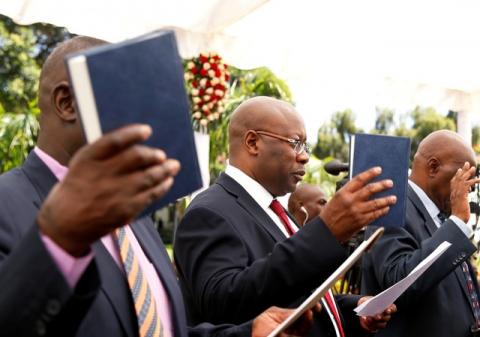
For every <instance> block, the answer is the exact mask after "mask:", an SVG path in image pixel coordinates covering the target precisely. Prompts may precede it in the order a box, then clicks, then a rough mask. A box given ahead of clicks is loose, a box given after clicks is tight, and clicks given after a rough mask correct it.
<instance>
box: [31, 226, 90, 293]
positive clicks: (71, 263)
mask: <svg viewBox="0 0 480 337" xmlns="http://www.w3.org/2000/svg"><path fill="white" fill-rule="evenodd" d="M41 237H42V240H43V243H44V244H45V247H46V248H47V250H48V252H49V253H50V255H51V256H52V258H53V261H55V263H56V265H57V267H58V269H60V272H61V273H62V274H63V276H64V277H65V280H66V281H67V283H68V285H69V286H70V288H72V289H75V286H76V285H77V282H78V280H80V277H81V276H82V275H83V273H84V272H85V270H86V269H87V267H88V265H89V264H90V262H91V261H92V259H93V255H94V254H93V251H90V253H89V254H87V255H85V256H82V257H79V258H77V257H74V256H72V255H70V254H68V253H67V252H66V251H65V250H64V249H63V248H62V247H60V246H59V245H57V244H56V243H55V242H54V241H53V240H52V239H50V238H49V237H48V236H46V235H44V234H41Z"/></svg>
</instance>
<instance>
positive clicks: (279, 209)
mask: <svg viewBox="0 0 480 337" xmlns="http://www.w3.org/2000/svg"><path fill="white" fill-rule="evenodd" d="M270 208H271V209H272V210H273V212H275V214H276V215H277V216H278V217H279V218H280V220H281V221H282V223H283V226H284V227H285V229H286V230H287V233H288V236H292V235H293V234H295V231H294V230H293V228H292V225H291V224H290V221H289V220H288V216H287V212H285V209H284V208H283V206H282V205H281V204H280V202H279V201H278V200H277V199H273V200H272V203H271V204H270ZM324 299H325V301H326V302H327V304H328V308H329V309H330V312H331V313H332V316H333V318H334V320H333V321H332V323H333V324H335V326H336V327H337V328H338V331H339V332H340V336H341V337H345V333H344V332H343V327H342V321H341V320H340V315H339V314H338V311H337V308H336V307H335V304H334V300H333V297H332V295H331V294H330V292H327V293H326V294H325V296H324Z"/></svg>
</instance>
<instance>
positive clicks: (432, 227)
mask: <svg viewBox="0 0 480 337" xmlns="http://www.w3.org/2000/svg"><path fill="white" fill-rule="evenodd" d="M408 198H409V199H410V201H411V202H412V204H413V206H415V208H416V209H417V211H418V212H419V214H420V215H421V217H422V218H423V220H424V221H425V223H424V226H425V229H426V230H427V232H428V233H429V235H430V236H432V235H433V233H435V231H436V230H437V229H438V228H437V225H436V224H435V221H433V219H432V217H431V216H430V214H429V213H428V211H427V209H426V208H425V206H424V205H423V202H422V201H421V200H420V198H419V197H418V195H417V193H415V191H414V190H413V189H412V187H411V186H410V185H408ZM454 272H455V276H456V277H457V279H458V282H459V283H460V286H461V288H462V291H463V294H464V295H465V296H466V298H467V301H468V303H470V307H471V304H472V303H471V301H470V296H469V294H468V289H467V282H466V280H465V275H463V271H462V267H461V266H458V267H457V268H455V270H454ZM472 310H473V308H472Z"/></svg>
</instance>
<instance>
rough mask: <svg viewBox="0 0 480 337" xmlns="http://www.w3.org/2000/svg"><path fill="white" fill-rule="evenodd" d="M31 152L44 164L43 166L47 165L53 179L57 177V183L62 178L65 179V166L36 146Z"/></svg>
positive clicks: (66, 170) (66, 169)
mask: <svg viewBox="0 0 480 337" xmlns="http://www.w3.org/2000/svg"><path fill="white" fill-rule="evenodd" d="M33 151H34V152H35V154H36V155H37V156H38V157H39V158H40V159H41V160H42V161H43V162H44V163H45V165H47V167H48V168H49V169H50V171H52V173H53V174H54V175H55V177H57V179H58V181H62V180H63V178H65V175H66V174H67V172H68V168H67V167H66V166H63V165H62V164H60V163H59V162H58V161H56V160H55V159H53V158H52V157H51V156H50V155H49V154H47V153H46V152H45V151H43V150H41V149H40V148H39V147H38V146H35V148H34V149H33Z"/></svg>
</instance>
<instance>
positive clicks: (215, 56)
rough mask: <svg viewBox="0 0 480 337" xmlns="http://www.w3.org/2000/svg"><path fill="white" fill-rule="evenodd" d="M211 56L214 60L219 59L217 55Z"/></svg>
mask: <svg viewBox="0 0 480 337" xmlns="http://www.w3.org/2000/svg"><path fill="white" fill-rule="evenodd" d="M212 58H213V59H214V60H215V62H216V61H219V60H220V57H219V56H218V55H214V56H213V57H212Z"/></svg>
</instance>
